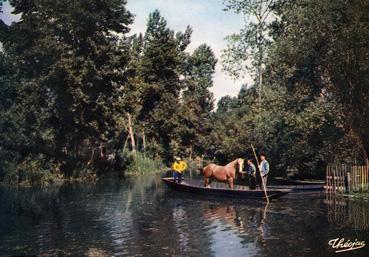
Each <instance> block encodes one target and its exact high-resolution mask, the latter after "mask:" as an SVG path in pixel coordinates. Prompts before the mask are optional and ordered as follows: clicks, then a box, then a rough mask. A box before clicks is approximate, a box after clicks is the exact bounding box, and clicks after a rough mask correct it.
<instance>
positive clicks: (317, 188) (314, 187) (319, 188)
mask: <svg viewBox="0 0 369 257" xmlns="http://www.w3.org/2000/svg"><path fill="white" fill-rule="evenodd" d="M268 189H277V190H278V189H291V191H292V193H295V192H299V193H302V192H312V191H313V192H320V191H323V190H324V184H317V185H312V184H310V185H270V186H269V185H268Z"/></svg>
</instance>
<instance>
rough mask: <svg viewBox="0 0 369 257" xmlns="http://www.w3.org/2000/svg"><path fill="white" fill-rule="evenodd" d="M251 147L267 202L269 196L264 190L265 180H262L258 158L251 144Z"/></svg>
mask: <svg viewBox="0 0 369 257" xmlns="http://www.w3.org/2000/svg"><path fill="white" fill-rule="evenodd" d="M251 148H252V151H253V152H254V156H255V159H256V163H257V165H258V170H259V173H260V178H261V183H262V184H263V190H264V194H265V198H266V199H267V203H269V197H268V194H267V192H266V186H265V182H264V179H263V175H261V170H260V168H259V159H258V157H257V155H256V152H255V149H254V146H253V145H251Z"/></svg>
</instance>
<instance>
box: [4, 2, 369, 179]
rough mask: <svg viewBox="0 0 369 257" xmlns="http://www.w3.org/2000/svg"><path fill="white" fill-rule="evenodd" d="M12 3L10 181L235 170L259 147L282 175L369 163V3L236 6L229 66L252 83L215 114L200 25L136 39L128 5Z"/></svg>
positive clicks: (154, 27) (162, 25) (160, 28)
mask: <svg viewBox="0 0 369 257" xmlns="http://www.w3.org/2000/svg"><path fill="white" fill-rule="evenodd" d="M10 4H11V5H12V6H13V7H14V12H15V13H16V14H20V15H21V18H20V20H19V21H18V22H14V23H13V24H11V25H9V26H8V25H6V24H5V23H3V22H2V21H1V22H0V40H1V43H2V49H1V52H0V180H1V181H7V182H8V183H19V182H22V181H31V182H32V183H40V182H41V183H46V182H48V181H52V180H54V179H55V178H62V177H81V176H82V177H83V176H87V177H89V176H91V175H92V176H94V174H95V173H97V175H104V174H106V173H107V171H109V170H116V171H117V172H118V174H123V171H124V170H138V171H142V170H149V169H156V167H159V166H158V162H161V161H164V163H166V164H168V163H169V162H170V161H171V160H172V158H173V156H174V155H181V156H183V157H187V158H190V159H191V158H194V157H195V156H202V155H205V156H207V158H210V159H213V158H215V159H216V161H217V162H219V163H227V162H229V161H230V160H231V159H233V158H236V157H239V156H242V157H251V156H252V154H251V151H250V145H251V144H253V145H255V146H256V148H257V149H258V151H265V152H266V153H267V155H268V158H269V159H270V161H271V164H272V168H273V170H274V172H273V174H279V175H286V170H287V169H288V168H292V169H294V170H298V171H299V172H300V173H307V172H308V173H311V172H312V171H318V174H316V173H315V175H322V174H323V173H322V172H319V171H321V170H323V169H324V166H325V164H326V163H328V162H343V161H344V162H365V161H367V156H368V154H369V137H368V136H367V135H368V134H369V131H368V129H369V120H368V119H369V118H368V117H369V115H368V113H367V112H368V109H369V108H368V107H369V106H368V105H369V101H368V100H369V99H368V97H369V85H368V75H367V74H368V69H369V57H368V56H369V54H368V49H369V47H368V44H367V37H368V34H369V31H368V28H369V13H368V12H367V11H366V10H367V9H368V7H369V3H368V1H350V2H349V1H344V0H338V1H328V0H323V1H319V2H312V1H308V0H294V1H240V0H227V1H225V6H226V8H227V10H229V11H235V12H236V13H238V14H239V15H244V16H245V18H246V19H245V20H246V21H247V22H246V23H245V27H244V28H243V29H242V30H241V31H240V33H237V34H234V35H230V36H229V37H228V40H229V46H228V48H227V49H225V51H224V54H223V65H224V70H225V71H226V72H228V73H229V74H230V75H231V76H233V77H237V78H241V77H244V75H246V74H247V73H248V74H250V75H251V77H252V78H253V83H252V84H251V85H248V86H247V85H245V86H244V87H243V88H242V89H241V91H240V92H239V95H238V96H237V97H234V98H232V97H229V96H227V97H223V98H222V99H220V100H219V102H218V106H217V109H216V111H215V110H214V99H213V95H212V93H211V92H210V88H211V87H212V85H213V74H214V72H215V66H216V64H217V59H216V57H215V55H214V53H213V51H212V49H211V47H210V46H208V45H205V44H203V45H200V46H199V47H197V48H196V49H195V50H194V51H193V52H192V53H189V52H188V51H187V47H188V45H189V44H190V42H191V34H192V28H190V27H188V28H187V29H186V30H185V31H184V32H175V31H173V30H172V29H170V28H169V27H168V25H167V22H166V20H165V18H164V17H162V16H161V14H160V13H159V11H154V12H153V13H151V14H150V16H149V18H148V22H147V28H146V31H145V33H144V34H140V35H128V32H129V27H130V25H131V24H132V22H133V16H132V14H131V13H130V12H129V11H128V10H126V8H125V5H126V2H125V0H107V1H96V0H78V1H70V0H66V1H51V0H38V1H36V0H32V1H28V0H27V1H26V0H17V1H16V0H13V1H10ZM128 117H130V118H131V121H132V125H130V123H129V122H128ZM130 131H133V133H130ZM130 136H131V138H129V137H130ZM132 137H133V138H132ZM134 141H135V147H133V142H134ZM127 150H128V151H127ZM130 150H137V151H138V153H136V152H135V151H133V153H128V152H129V151H130ZM154 160H155V161H154Z"/></svg>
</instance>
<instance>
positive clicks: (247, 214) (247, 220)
mask: <svg viewBox="0 0 369 257" xmlns="http://www.w3.org/2000/svg"><path fill="white" fill-rule="evenodd" d="M267 212H268V204H266V205H265V207H259V208H249V207H247V208H242V207H241V208H240V207H234V206H232V205H221V206H218V205H215V206H212V205H209V206H205V207H204V217H205V218H206V219H207V220H210V221H216V220H220V221H222V222H224V223H225V224H227V225H230V226H231V227H232V228H234V229H237V231H238V233H240V234H241V235H242V234H244V235H248V236H251V237H255V238H257V239H258V241H259V242H261V243H262V244H263V245H265V244H266V242H267V240H268V239H269V238H270V228H269V225H268V222H267Z"/></svg>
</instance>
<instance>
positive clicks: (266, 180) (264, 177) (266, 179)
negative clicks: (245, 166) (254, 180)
mask: <svg viewBox="0 0 369 257" xmlns="http://www.w3.org/2000/svg"><path fill="white" fill-rule="evenodd" d="M263 180H264V185H265V187H266V186H267V182H268V175H265V176H263V178H262V181H260V187H261V189H263V190H264V187H263Z"/></svg>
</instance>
